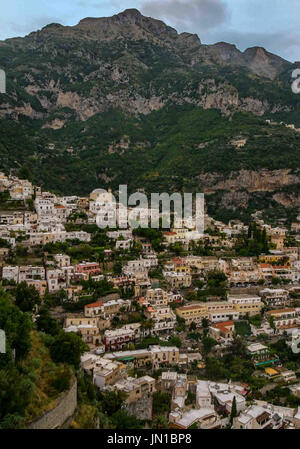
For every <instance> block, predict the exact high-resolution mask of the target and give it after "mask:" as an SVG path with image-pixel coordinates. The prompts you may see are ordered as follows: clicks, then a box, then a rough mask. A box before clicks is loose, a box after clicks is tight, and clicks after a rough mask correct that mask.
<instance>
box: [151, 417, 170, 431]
mask: <svg viewBox="0 0 300 449" xmlns="http://www.w3.org/2000/svg"><path fill="white" fill-rule="evenodd" d="M152 428H153V429H167V428H168V420H167V418H166V417H165V416H163V415H156V416H155V417H154V418H153V420H152Z"/></svg>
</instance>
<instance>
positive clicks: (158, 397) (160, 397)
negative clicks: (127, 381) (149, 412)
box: [152, 391, 171, 415]
mask: <svg viewBox="0 0 300 449" xmlns="http://www.w3.org/2000/svg"><path fill="white" fill-rule="evenodd" d="M152 407H153V414H154V415H159V414H163V413H164V412H169V410H170V407H171V394H170V393H162V392H160V391H156V392H155V393H153V404H152Z"/></svg>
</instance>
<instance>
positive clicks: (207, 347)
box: [202, 337, 218, 354]
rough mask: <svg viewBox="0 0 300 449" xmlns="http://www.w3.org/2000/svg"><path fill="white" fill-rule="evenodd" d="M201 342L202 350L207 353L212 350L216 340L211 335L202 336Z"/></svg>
mask: <svg viewBox="0 0 300 449" xmlns="http://www.w3.org/2000/svg"><path fill="white" fill-rule="evenodd" d="M202 344H203V351H204V352H205V353H206V354H208V353H209V352H210V351H211V350H212V348H213V347H214V346H216V345H217V344H218V343H217V341H216V340H214V339H213V338H211V337H203V338H202Z"/></svg>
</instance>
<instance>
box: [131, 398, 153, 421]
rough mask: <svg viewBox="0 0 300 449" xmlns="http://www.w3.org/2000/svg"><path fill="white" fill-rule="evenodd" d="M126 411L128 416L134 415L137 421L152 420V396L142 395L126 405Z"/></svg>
mask: <svg viewBox="0 0 300 449" xmlns="http://www.w3.org/2000/svg"><path fill="white" fill-rule="evenodd" d="M127 411H128V413H129V414H130V415H135V416H136V417H137V418H138V419H147V420H150V419H152V396H151V395H150V394H144V395H143V396H142V397H141V398H140V399H138V400H137V401H135V402H132V403H131V404H127Z"/></svg>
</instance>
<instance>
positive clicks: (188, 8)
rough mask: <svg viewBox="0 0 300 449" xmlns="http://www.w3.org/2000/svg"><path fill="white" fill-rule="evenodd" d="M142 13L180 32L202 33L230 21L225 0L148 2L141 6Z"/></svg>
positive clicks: (148, 0) (151, 0)
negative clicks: (162, 21)
mask: <svg viewBox="0 0 300 449" xmlns="http://www.w3.org/2000/svg"><path fill="white" fill-rule="evenodd" d="M141 12H142V13H143V14H145V15H148V16H151V17H154V18H159V19H161V20H164V21H165V22H166V23H167V24H170V25H172V26H174V27H175V28H176V29H177V30H178V31H190V32H197V31H198V32H200V33H201V32H202V33H203V32H204V31H206V30H208V29H214V28H216V27H218V26H220V25H221V24H224V23H225V22H227V21H228V20H229V19H230V10H229V8H228V6H227V5H226V3H225V1H224V0H166V1H159V0H154V1H153V0H146V1H145V2H144V3H143V4H142V5H141ZM192 30H193V31H192ZM200 37H201V36H200Z"/></svg>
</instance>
